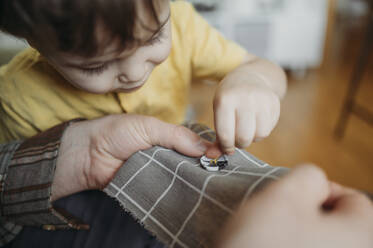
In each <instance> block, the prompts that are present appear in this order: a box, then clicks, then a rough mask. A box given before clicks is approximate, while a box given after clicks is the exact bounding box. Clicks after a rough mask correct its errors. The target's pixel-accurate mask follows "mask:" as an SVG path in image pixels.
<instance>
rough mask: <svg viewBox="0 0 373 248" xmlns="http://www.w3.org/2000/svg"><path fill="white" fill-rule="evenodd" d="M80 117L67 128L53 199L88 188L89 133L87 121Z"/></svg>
mask: <svg viewBox="0 0 373 248" xmlns="http://www.w3.org/2000/svg"><path fill="white" fill-rule="evenodd" d="M81 121H82V119H78V120H75V121H72V122H70V124H69V126H68V127H67V128H66V129H65V131H64V133H63V135H62V138H61V145H60V149H59V154H58V158H57V162H56V170H55V175H54V179H53V184H52V196H51V200H52V201H55V200H57V199H59V198H62V197H65V196H68V195H72V194H74V193H77V192H80V191H83V190H86V189H88V186H87V180H86V177H85V175H84V168H85V167H86V164H89V163H90V161H89V147H90V145H89V135H87V133H88V132H87V131H88V130H87V129H89V128H86V122H81Z"/></svg>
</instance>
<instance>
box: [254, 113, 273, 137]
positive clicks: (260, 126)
mask: <svg viewBox="0 0 373 248" xmlns="http://www.w3.org/2000/svg"><path fill="white" fill-rule="evenodd" d="M265 111H268V110H264V112H261V113H257V114H256V130H255V131H256V133H255V138H256V139H259V140H260V139H264V138H267V137H268V136H269V135H270V133H271V131H272V127H273V126H272V118H271V115H270V113H268V112H265Z"/></svg>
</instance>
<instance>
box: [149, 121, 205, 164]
mask: <svg viewBox="0 0 373 248" xmlns="http://www.w3.org/2000/svg"><path fill="white" fill-rule="evenodd" d="M146 130H147V136H148V139H149V142H150V144H151V145H153V146H154V145H159V146H162V147H165V148H168V149H172V150H176V151H177V152H179V153H181V154H184V155H186V156H191V157H199V156H202V155H204V154H205V152H206V150H207V147H208V146H210V143H209V142H208V141H206V140H204V139H202V138H200V137H199V136H198V135H197V134H196V133H194V132H193V131H191V130H189V129H188V128H186V127H183V126H179V125H174V124H169V123H166V122H163V121H160V120H158V119H152V120H151V121H150V122H147V127H146Z"/></svg>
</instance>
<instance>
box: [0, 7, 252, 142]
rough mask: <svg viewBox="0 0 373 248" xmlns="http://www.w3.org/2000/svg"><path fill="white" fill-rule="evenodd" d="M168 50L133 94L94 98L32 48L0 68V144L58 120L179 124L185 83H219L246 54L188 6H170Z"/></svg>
mask: <svg viewBox="0 0 373 248" xmlns="http://www.w3.org/2000/svg"><path fill="white" fill-rule="evenodd" d="M171 23H172V36H173V40H172V50H171V54H170V56H169V58H168V59H167V60H166V61H164V62H163V63H162V64H160V65H159V66H157V67H156V68H155V70H154V71H153V73H152V74H151V76H150V78H149V80H148V81H147V83H146V84H145V85H144V86H143V87H142V88H141V89H140V90H138V91H136V92H134V93H129V94H126V93H109V94H104V95H97V94H91V93H87V92H84V91H82V90H79V89H77V88H74V87H73V86H71V85H70V84H69V83H68V82H67V81H66V80H65V79H64V78H63V77H62V76H61V75H60V74H59V73H58V72H57V71H55V70H54V69H53V68H52V67H51V66H50V65H49V64H48V63H47V61H46V60H45V59H44V58H43V57H42V56H41V55H40V54H39V53H38V52H37V51H36V50H34V49H32V48H28V49H26V50H24V51H23V52H21V53H20V54H18V55H17V56H16V57H15V58H14V59H13V60H12V61H11V62H10V63H9V64H8V65H5V66H3V67H1V68H0V117H1V118H0V143H3V142H6V141H10V140H14V139H20V138H27V137H31V136H33V135H35V134H36V133H38V132H41V131H44V130H46V129H48V128H50V127H52V126H54V125H57V124H59V123H61V122H64V121H67V120H70V119H73V118H77V117H83V118H87V119H92V118H96V117H100V116H104V115H108V114H120V113H123V112H127V113H136V114H141V115H150V116H154V117H157V118H159V119H161V120H164V121H167V122H171V123H181V122H182V121H183V120H184V116H185V108H186V106H187V104H188V98H189V95H188V93H189V88H190V84H191V82H192V81H194V80H200V79H204V78H210V79H215V80H220V79H222V78H223V77H224V76H225V75H226V74H227V73H229V72H231V71H232V70H234V69H235V68H236V67H237V66H239V65H240V64H241V63H242V61H243V58H244V56H245V54H246V51H245V50H244V49H242V48H241V47H239V46H238V45H236V44H235V43H233V42H232V41H228V40H226V39H225V38H223V37H222V36H221V35H220V34H219V33H218V32H217V31H216V30H215V29H213V28H212V27H211V26H209V25H208V24H207V22H206V21H205V20H204V19H202V17H201V16H200V15H199V14H198V13H197V12H196V11H195V10H194V8H193V6H192V5H190V4H188V3H186V2H183V1H177V2H173V3H171Z"/></svg>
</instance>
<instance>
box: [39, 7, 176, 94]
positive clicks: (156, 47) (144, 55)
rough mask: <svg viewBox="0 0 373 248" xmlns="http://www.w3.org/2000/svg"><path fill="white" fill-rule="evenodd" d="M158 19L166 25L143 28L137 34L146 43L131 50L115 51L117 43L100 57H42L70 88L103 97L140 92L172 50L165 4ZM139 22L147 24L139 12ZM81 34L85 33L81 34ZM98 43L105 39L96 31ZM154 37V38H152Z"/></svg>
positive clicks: (61, 55)
mask: <svg viewBox="0 0 373 248" xmlns="http://www.w3.org/2000/svg"><path fill="white" fill-rule="evenodd" d="M160 2H162V3H161V4H162V6H161V8H160V15H159V20H160V21H161V23H166V24H165V25H164V26H163V28H162V29H161V30H160V32H159V33H157V34H155V35H154V32H152V31H149V30H146V29H145V28H140V27H139V28H138V29H137V32H139V33H138V35H139V36H141V37H142V38H143V39H144V41H146V43H145V44H144V45H141V46H137V47H134V48H133V49H131V50H124V51H123V52H121V53H119V54H118V52H117V47H118V46H117V44H115V43H113V44H112V45H110V46H108V47H104V48H103V49H102V52H100V55H98V56H95V57H92V58H82V57H77V56H74V55H71V54H62V53H53V54H46V55H45V56H46V57H47V59H48V60H49V62H50V63H51V64H52V65H53V66H54V67H55V68H56V69H57V70H58V71H59V72H60V73H61V74H62V75H63V76H64V77H65V78H66V80H68V81H69V82H70V83H71V84H72V85H74V86H75V87H77V88H80V89H82V90H85V91H88V92H91V93H97V94H105V93H108V92H126V93H129V92H132V91H135V90H137V89H139V88H140V87H141V86H143V85H144V83H145V82H146V81H147V79H148V78H149V75H150V74H151V72H152V71H153V69H154V67H155V66H156V65H158V64H160V63H162V62H163V61H164V60H166V58H167V57H168V55H169V53H170V50H171V22H170V20H169V17H170V7H169V2H168V1H160ZM141 9H143V8H141V6H140V8H139V12H140V13H139V19H140V20H141V21H142V22H143V23H149V21H148V22H147V20H149V18H151V17H149V16H147V13H145V11H144V12H141ZM83 35H84V34H83ZM97 35H98V40H100V37H101V39H104V38H103V37H104V36H105V31H104V30H103V29H102V28H101V29H100V28H98V31H97ZM153 35H154V36H153Z"/></svg>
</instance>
